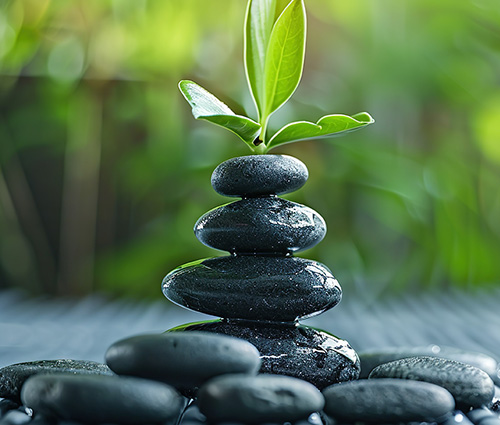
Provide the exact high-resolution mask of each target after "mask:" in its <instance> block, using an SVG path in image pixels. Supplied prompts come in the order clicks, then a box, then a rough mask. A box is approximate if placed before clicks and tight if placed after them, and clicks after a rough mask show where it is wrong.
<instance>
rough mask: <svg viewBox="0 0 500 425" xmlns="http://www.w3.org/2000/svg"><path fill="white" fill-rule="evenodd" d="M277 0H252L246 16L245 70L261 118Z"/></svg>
mask: <svg viewBox="0 0 500 425" xmlns="http://www.w3.org/2000/svg"><path fill="white" fill-rule="evenodd" d="M275 13H276V0H250V1H249V2H248V8H247V14H246V18H245V41H244V43H245V47H244V51H245V53H244V59H245V71H246V76H247V81H248V85H249V87H250V92H251V94H252V96H253V99H254V102H255V106H256V107H257V113H258V115H259V118H260V117H261V116H262V113H263V110H264V68H265V64H266V52H267V47H268V45H269V37H270V36H271V31H272V29H273V24H274V19H275Z"/></svg>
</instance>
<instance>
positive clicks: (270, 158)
mask: <svg viewBox="0 0 500 425" xmlns="http://www.w3.org/2000/svg"><path fill="white" fill-rule="evenodd" d="M308 176H309V174H308V171H307V168H306V166H305V165H304V163H303V162H301V161H299V160H298V159H297V158H294V157H291V156H287V155H252V156H242V157H238V158H231V159H229V160H227V161H225V162H223V163H222V164H220V165H219V166H218V167H217V168H216V169H215V170H214V172H213V174H212V187H213V188H214V189H215V191H216V192H218V193H220V194H221V195H224V196H242V197H252V196H262V195H270V194H274V195H280V194H284V193H289V192H293V191H295V190H297V189H299V188H300V187H302V186H303V185H304V183H305V182H306V181H307V178H308Z"/></svg>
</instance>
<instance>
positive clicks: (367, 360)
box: [358, 344, 498, 381]
mask: <svg viewBox="0 0 500 425" xmlns="http://www.w3.org/2000/svg"><path fill="white" fill-rule="evenodd" d="M358 355H359V360H360V361H361V373H360V378H366V377H367V376H368V375H369V373H370V372H371V371H372V370H373V369H374V368H375V367H377V366H378V365H381V364H383V363H387V362H392V361H394V360H399V359H404V358H407V357H415V356H429V357H441V358H443V359H448V360H455V361H457V362H462V363H467V364H469V365H471V366H475V367H477V368H479V369H481V370H483V371H484V372H486V373H487V374H488V375H489V376H490V378H491V379H493V381H494V380H495V377H496V375H497V368H498V362H497V361H496V360H495V359H494V358H493V357H491V356H488V355H486V354H483V353H478V352H475V351H467V350H461V349H459V348H453V347H445V346H439V345H435V344H433V345H428V346H422V347H384V348H377V349H372V350H367V351H362V352H360V353H358Z"/></svg>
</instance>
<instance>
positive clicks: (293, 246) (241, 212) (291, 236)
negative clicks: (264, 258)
mask: <svg viewBox="0 0 500 425" xmlns="http://www.w3.org/2000/svg"><path fill="white" fill-rule="evenodd" d="M194 232H195V235H196V237H197V238H198V239H199V241H200V242H202V243H203V244H205V245H207V246H209V247H211V248H215V249H220V250H222V251H228V252H230V253H237V254H256V253H258V254H283V255H284V254H287V253H293V252H298V251H303V250H305V249H308V248H311V247H313V246H314V245H316V244H317V243H319V242H320V241H321V240H322V239H323V238H324V236H325V234H326V224H325V221H324V220H323V218H322V217H321V216H320V215H319V214H318V213H317V212H316V211H314V210H312V209H311V208H309V207H306V206H304V205H300V204H297V203H295V202H291V201H288V200H286V199H281V198H277V197H264V198H249V199H242V200H240V201H236V202H232V203H230V204H226V205H223V206H220V207H218V208H215V209H213V210H211V211H209V212H207V213H206V214H204V215H203V216H201V217H200V219H199V220H198V221H197V222H196V224H195V226H194Z"/></svg>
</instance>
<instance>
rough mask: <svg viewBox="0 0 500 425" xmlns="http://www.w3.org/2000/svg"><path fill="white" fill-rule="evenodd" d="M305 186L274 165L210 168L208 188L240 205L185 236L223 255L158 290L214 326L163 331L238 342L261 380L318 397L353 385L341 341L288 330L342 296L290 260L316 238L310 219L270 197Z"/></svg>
mask: <svg viewBox="0 0 500 425" xmlns="http://www.w3.org/2000/svg"><path fill="white" fill-rule="evenodd" d="M307 178H308V171H307V168H306V166H305V165H304V164H303V163H302V162H301V161H299V160H297V159H295V158H293V157H290V156H284V155H255V156H245V157H238V158H232V159H230V160H228V161H225V162H223V163H222V164H220V165H219V166H218V167H217V168H216V169H215V171H214V173H213V175H212V186H213V188H214V189H215V191H216V192H218V193H219V194H221V195H224V196H229V197H241V198H242V199H241V200H239V201H236V202H233V203H229V204H226V205H223V206H220V207H218V208H215V209H213V210H211V211H209V212H208V213H206V214H205V215H203V216H202V217H201V218H200V219H199V220H198V222H197V223H196V225H195V229H194V230H195V235H196V237H197V238H198V239H199V240H200V241H201V242H202V243H203V244H205V245H207V246H209V247H212V248H215V249H219V250H224V251H228V252H229V253H230V255H229V256H223V257H216V258H210V259H204V260H199V261H195V262H192V263H188V264H186V265H183V266H181V267H179V268H177V269H175V270H173V271H172V272H171V273H169V274H168V275H167V276H166V277H165V279H164V280H163V285H162V289H163V293H164V295H165V296H166V297H167V298H168V299H169V300H170V301H172V302H174V303H176V304H178V305H180V306H182V307H185V308H188V309H191V310H195V311H198V312H202V313H206V314H211V315H215V316H219V317H221V319H218V320H212V321H206V322H201V323H194V324H186V325H182V326H179V327H177V328H174V329H171V330H170V331H193V330H197V331H208V332H216V333H220V334H225V335H230V336H236V337H240V338H244V339H246V340H248V341H249V342H251V343H252V344H254V345H255V346H256V347H257V349H258V350H259V352H260V354H261V360H262V366H261V373H272V374H282V375H289V376H293V377H296V378H300V379H303V380H306V381H309V382H311V383H313V384H314V385H316V386H317V387H318V388H320V389H321V388H325V387H326V386H328V385H331V384H333V383H337V382H343V381H349V380H353V379H356V378H357V377H358V375H359V359H358V356H357V354H356V352H355V351H354V350H353V349H352V348H351V347H350V346H349V344H348V343H347V342H346V341H343V340H340V339H338V338H336V337H335V336H333V335H331V334H329V333H327V332H324V331H321V330H317V329H314V328H311V327H308V326H304V325H301V324H299V322H298V321H299V320H300V319H303V318H307V317H311V316H315V315H317V314H320V313H322V312H324V311H326V310H328V309H330V308H332V307H334V306H335V305H337V304H338V303H339V302H340V299H341V296H342V290H341V287H340V285H339V284H338V282H337V280H336V279H335V278H334V277H333V275H332V273H331V272H330V270H329V269H328V268H327V267H326V266H325V265H323V264H321V263H319V262H316V261H312V260H308V259H304V258H298V257H294V256H293V254H294V253H296V252H299V251H302V250H305V249H308V248H311V247H313V246H314V245H316V244H317V243H318V242H320V241H321V240H322V239H323V237H324V235H325V233H326V225H325V222H324V220H323V218H322V217H321V216H320V215H319V214H318V213H317V212H316V211H314V210H312V209H310V208H308V207H306V206H303V205H300V204H297V203H294V202H291V201H288V200H286V199H283V198H280V197H278V195H282V194H285V193H290V192H293V191H295V190H297V189H299V188H300V187H302V186H303V185H304V183H305V182H306V180H307Z"/></svg>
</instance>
